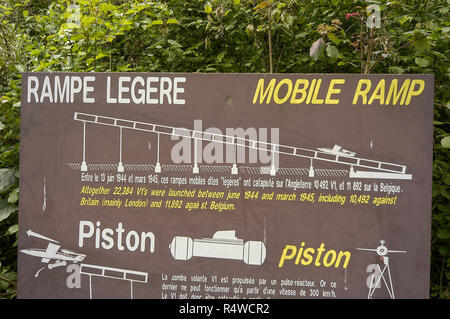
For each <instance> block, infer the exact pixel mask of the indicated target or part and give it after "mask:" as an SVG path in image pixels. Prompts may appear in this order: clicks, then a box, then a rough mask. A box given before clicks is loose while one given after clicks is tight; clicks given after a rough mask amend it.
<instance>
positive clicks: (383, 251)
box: [356, 240, 406, 299]
mask: <svg viewBox="0 0 450 319" xmlns="http://www.w3.org/2000/svg"><path fill="white" fill-rule="evenodd" d="M384 244H385V241H384V240H380V246H378V247H377V248H356V249H357V250H364V251H374V252H376V253H377V255H378V256H380V259H381V260H382V261H383V264H384V268H383V270H381V267H380V265H379V264H376V270H377V271H376V272H375V274H373V275H372V278H371V280H370V285H369V294H368V296H367V299H372V297H373V294H374V292H375V289H376V288H377V287H379V284H380V280H381V279H383V282H384V284H385V286H386V289H387V291H388V293H389V296H390V297H391V299H395V295H394V286H393V285H392V276H391V269H390V267H389V257H388V256H387V255H388V253H406V251H405V250H390V249H388V248H387V247H386V246H385V245H384ZM386 270H387V278H385V271H386ZM386 279H388V280H389V284H388V283H387V281H386Z"/></svg>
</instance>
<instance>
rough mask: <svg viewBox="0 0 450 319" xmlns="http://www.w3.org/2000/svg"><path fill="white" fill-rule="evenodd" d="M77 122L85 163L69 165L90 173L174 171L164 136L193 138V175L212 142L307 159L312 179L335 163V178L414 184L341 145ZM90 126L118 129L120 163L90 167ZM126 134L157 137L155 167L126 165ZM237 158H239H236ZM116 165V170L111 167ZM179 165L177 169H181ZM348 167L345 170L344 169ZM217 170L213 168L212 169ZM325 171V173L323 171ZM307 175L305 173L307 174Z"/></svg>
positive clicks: (397, 169)
mask: <svg viewBox="0 0 450 319" xmlns="http://www.w3.org/2000/svg"><path fill="white" fill-rule="evenodd" d="M73 119H74V120H75V121H79V122H81V123H82V124H83V133H82V134H83V148H82V161H81V163H69V165H70V166H71V167H72V168H73V169H80V170H81V171H82V172H86V171H88V169H96V168H97V169H98V168H99V167H100V168H104V167H110V168H114V169H116V170H117V172H124V171H125V170H126V169H127V170H133V169H136V167H138V168H140V169H149V170H152V171H154V172H155V173H161V171H162V169H163V168H166V169H167V168H169V169H170V168H171V167H174V165H161V162H160V138H161V137H162V136H176V137H183V138H190V139H192V140H193V141H194V152H193V153H194V160H193V164H192V165H180V167H179V168H180V169H183V168H185V167H186V166H187V167H188V169H192V173H193V174H198V173H199V172H200V167H199V163H198V161H197V155H196V154H197V144H198V141H204V142H210V143H220V144H225V145H233V146H234V148H233V150H234V152H235V153H236V148H237V147H241V148H247V149H255V150H260V151H270V152H271V154H272V156H274V155H275V154H279V155H284V156H291V157H294V158H298V159H306V160H308V161H309V164H310V166H309V168H307V174H308V176H309V177H314V176H315V174H317V173H318V172H320V169H316V168H314V165H315V164H314V163H316V162H319V163H320V162H326V163H334V164H337V165H338V166H339V167H340V168H341V169H339V167H338V168H336V169H334V170H332V171H333V172H337V173H331V174H332V175H340V174H341V172H342V171H344V172H346V174H347V175H348V176H349V177H350V178H370V179H399V180H411V179H412V174H408V173H407V172H406V171H407V169H406V166H405V165H401V164H396V163H389V162H383V161H378V160H373V159H368V158H361V157H357V156H356V153H355V152H352V151H349V150H346V149H344V148H342V146H340V145H334V146H333V147H331V148H323V147H319V148H317V149H308V148H302V147H296V146H290V145H282V144H276V143H271V142H266V141H260V140H255V139H250V138H245V137H239V136H230V135H224V134H213V133H209V132H204V131H196V130H191V129H186V128H178V127H173V126H167V125H162V124H156V123H146V122H139V121H133V120H128V119H122V118H113V117H107V116H103V115H96V114H88V113H80V112H74V117H73ZM87 125H100V126H110V127H116V128H117V129H118V131H119V150H118V153H119V158H118V162H117V163H100V164H98V163H92V164H88V162H87V158H86V143H87V141H86V130H87V129H88V127H87ZM124 130H132V131H141V132H147V133H149V134H156V135H157V149H156V162H155V163H150V164H149V163H146V164H136V163H129V164H128V165H127V164H124V162H123V154H122V149H123V131H124ZM234 157H235V154H234ZM111 165H112V166H111ZM178 166H179V165H175V167H178ZM208 166H209V165H203V169H205V170H206V169H207V167H208ZM342 167H345V169H342ZM210 168H212V169H214V168H213V167H210ZM218 169H222V170H224V171H229V172H230V173H231V174H233V175H236V174H238V172H239V169H238V167H237V164H236V162H235V163H233V165H232V166H231V167H228V168H227V167H226V166H221V167H220V168H218ZM282 169H283V168H279V167H275V165H274V161H272V165H271V166H270V167H261V168H260V169H259V172H256V173H259V174H270V175H271V176H275V175H277V174H278V173H279V172H280V170H282ZM284 169H285V170H286V169H287V170H290V172H295V171H296V170H297V172H298V170H301V168H290V169H289V168H284ZM242 170H248V171H252V172H253V173H255V171H254V168H253V170H252V168H251V167H242V168H241V171H242ZM322 171H323V169H322ZM300 172H305V171H304V169H303V171H300Z"/></svg>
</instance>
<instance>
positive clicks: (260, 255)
mask: <svg viewBox="0 0 450 319" xmlns="http://www.w3.org/2000/svg"><path fill="white" fill-rule="evenodd" d="M169 249H170V252H171V253H172V256H173V258H174V259H176V260H189V259H191V257H206V258H221V259H233V260H242V261H244V262H245V263H246V264H248V265H257V266H260V265H262V264H263V263H264V260H265V259H266V246H265V245H264V243H263V242H261V241H247V242H246V243H244V240H242V239H239V238H237V237H236V231H235V230H225V231H217V232H216V233H215V234H214V236H213V237H212V238H202V239H192V238H189V237H181V236H175V237H174V238H173V240H172V242H171V243H170V245H169Z"/></svg>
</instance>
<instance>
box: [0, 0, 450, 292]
mask: <svg viewBox="0 0 450 319" xmlns="http://www.w3.org/2000/svg"><path fill="white" fill-rule="evenodd" d="M368 3H370V4H377V5H379V7H380V9H381V16H380V27H379V28H374V29H370V28H367V27H366V24H367V21H368V19H370V17H369V16H370V13H367V11H366V6H367V4H368ZM448 8H449V1H448V0H428V1H418V0H415V1H412V0H408V1H399V0H394V1H385V0H383V1H382V0H380V1H375V0H373V1H368V2H365V1H358V0H357V1H353V0H343V1H337V0H316V1H307V0H302V1H294V0H257V1H255V0H240V1H239V0H209V1H203V0H193V1H178V0H166V1H163V0H159V1H156V0H155V1H144V0H128V1H126V0H109V1H107V0H76V1H72V0H71V1H68V0H53V1H51V0H40V1H38V0H26V1H22V0H3V1H1V2H0V137H1V139H0V252H1V253H0V298H1V297H3V298H12V297H15V290H16V280H17V275H16V272H17V264H16V259H17V233H18V226H17V222H18V201H19V192H18V168H19V129H20V117H19V115H20V91H21V90H20V72H23V71H70V72H89V71H97V72H106V71H112V72H116V71H117V72H118V71H142V72H177V71H178V72H249V73H251V72H269V71H270V70H273V72H277V73H284V72H289V73H294V72H295V73H314V72H320V73H433V74H435V104H434V110H435V124H434V132H435V134H434V158H433V192H432V196H433V207H432V209H433V214H432V216H433V217H432V245H431V250H432V259H431V275H430V276H431V292H430V294H431V296H432V297H433V298H449V297H450V292H449V281H450V245H449V238H450V206H449V204H448V203H449V200H450V175H449V163H450V159H449V151H448V148H449V147H450V121H449V120H448V113H449V108H450V102H449V94H450V93H449V87H448V83H449V82H450V81H449V75H450V67H449V63H448V62H449V50H450V48H449V41H448V40H449V32H450V21H449V20H448V11H449V9H448ZM269 35H270V38H269Z"/></svg>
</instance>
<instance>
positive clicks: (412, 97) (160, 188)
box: [18, 73, 433, 299]
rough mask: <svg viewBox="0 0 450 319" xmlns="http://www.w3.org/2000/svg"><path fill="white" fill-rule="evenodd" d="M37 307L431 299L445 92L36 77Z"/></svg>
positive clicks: (29, 285) (28, 117) (29, 245)
mask: <svg viewBox="0 0 450 319" xmlns="http://www.w3.org/2000/svg"><path fill="white" fill-rule="evenodd" d="M22 88H23V89H22V114H21V154H20V155H21V157H20V181H21V183H20V196H21V197H20V198H21V200H20V220H19V223H20V234H19V260H18V262H19V291H18V292H19V297H20V298H216V299H219V298H424V297H428V294H429V271H430V221H431V216H430V215H431V176H432V145H433V143H432V119H433V76H431V75H359V74H354V75H348V74H345V75H344V74H273V75H272V74H271V75H269V74H183V73H164V74H158V73H25V74H23V80H22Z"/></svg>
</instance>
